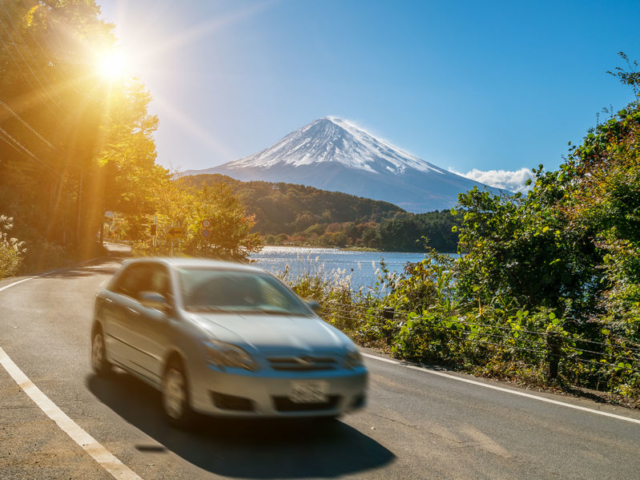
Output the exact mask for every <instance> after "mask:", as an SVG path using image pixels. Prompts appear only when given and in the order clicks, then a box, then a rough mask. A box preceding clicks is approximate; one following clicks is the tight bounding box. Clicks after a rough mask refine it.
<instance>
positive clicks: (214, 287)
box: [179, 269, 311, 315]
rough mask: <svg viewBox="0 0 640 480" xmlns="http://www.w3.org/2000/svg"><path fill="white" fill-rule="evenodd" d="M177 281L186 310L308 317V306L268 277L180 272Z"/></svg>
mask: <svg viewBox="0 0 640 480" xmlns="http://www.w3.org/2000/svg"><path fill="white" fill-rule="evenodd" d="M179 278H180V289H181V291H182V298H183V304H184V307H185V308H186V309H187V310H192V311H210V312H242V313H273V314H286V315H311V313H310V312H309V309H308V308H307V306H306V305H305V304H304V303H303V302H302V301H301V300H300V299H299V298H298V297H297V296H296V295H295V294H293V293H292V292H290V291H289V289H287V288H286V287H285V286H284V285H282V284H281V283H280V282H279V281H278V280H276V279H275V278H273V277H272V276H271V275H267V274H261V273H255V272H241V271H232V270H214V269H182V270H179Z"/></svg>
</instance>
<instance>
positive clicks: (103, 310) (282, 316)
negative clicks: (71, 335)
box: [91, 258, 368, 426]
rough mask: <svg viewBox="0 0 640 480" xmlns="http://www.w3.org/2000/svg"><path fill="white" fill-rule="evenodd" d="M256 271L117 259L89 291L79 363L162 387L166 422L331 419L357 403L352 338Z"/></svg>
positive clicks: (361, 401) (360, 373) (360, 398)
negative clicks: (87, 340)
mask: <svg viewBox="0 0 640 480" xmlns="http://www.w3.org/2000/svg"><path fill="white" fill-rule="evenodd" d="M316 306H317V304H316V305H313V304H312V303H305V302H303V301H302V300H301V299H300V298H299V297H298V296H297V295H296V294H295V293H294V292H293V291H292V290H291V289H289V288H288V287H287V286H285V285H284V284H283V283H281V282H280V281H279V280H278V279H276V278H275V277H273V276H272V275H270V274H268V273H266V272H265V271H263V270H261V269H259V268H255V267H251V266H245V265H240V264H235V263H228V262H218V261H213V260H202V259H183V258H156V259H148V258H145V259H137V260H130V261H126V262H125V263H124V265H123V266H122V268H121V269H120V270H119V271H118V272H117V273H116V274H115V276H114V277H113V279H112V280H111V282H110V283H109V285H108V286H107V288H106V289H105V290H103V291H102V292H100V293H98V295H97V297H96V303H95V310H94V322H93V328H92V332H91V345H92V348H91V363H92V367H93V369H94V371H95V372H96V373H97V374H99V375H105V374H108V373H109V372H110V370H111V367H112V366H113V365H116V366H118V367H120V368H122V369H124V370H126V371H128V372H130V373H132V374H133V375H135V376H137V377H139V378H140V379H142V380H144V381H145V382H147V383H149V384H151V385H152V386H154V387H156V388H158V389H159V390H160V391H161V392H162V399H163V402H162V404H163V408H164V412H165V415H166V418H167V420H168V421H169V422H170V423H172V424H174V425H177V426H187V425H189V424H190V423H191V422H192V420H193V418H194V412H198V413H204V414H211V415H220V416H237V417H310V416H325V417H335V416H338V415H340V414H342V413H345V412H350V411H354V410H357V409H360V408H362V407H363V406H364V405H365V401H366V390H367V377H368V373H367V370H366V368H365V367H364V365H363V362H362V357H361V355H360V353H359V352H358V350H357V348H356V346H355V345H354V344H353V342H352V341H351V340H350V339H349V338H348V337H347V336H346V335H344V334H343V333H342V332H340V331H339V330H337V329H335V328H333V327H332V326H330V325H328V324H327V323H325V322H323V321H322V320H321V319H320V318H319V317H318V316H317V315H316V314H315V313H314V308H315V307H316Z"/></svg>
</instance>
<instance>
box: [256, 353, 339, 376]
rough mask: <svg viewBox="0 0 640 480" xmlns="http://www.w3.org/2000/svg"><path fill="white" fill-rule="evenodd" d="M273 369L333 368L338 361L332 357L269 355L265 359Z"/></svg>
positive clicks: (298, 370)
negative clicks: (269, 356)
mask: <svg viewBox="0 0 640 480" xmlns="http://www.w3.org/2000/svg"><path fill="white" fill-rule="evenodd" d="M267 360H268V361H269V365H271V368H273V369H274V370H280V371H292V372H300V371H310V370H335V369H336V368H337V366H338V363H337V361H336V359H335V358H332V357H314V356H311V355H301V356H298V357H271V358H268V359H267Z"/></svg>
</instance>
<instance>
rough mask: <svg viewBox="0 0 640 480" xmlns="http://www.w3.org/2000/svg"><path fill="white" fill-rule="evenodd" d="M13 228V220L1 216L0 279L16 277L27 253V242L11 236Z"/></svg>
mask: <svg viewBox="0 0 640 480" xmlns="http://www.w3.org/2000/svg"><path fill="white" fill-rule="evenodd" d="M12 228H13V218H11V217H7V216H5V215H0V279H2V278H6V277H11V276H12V275H15V274H16V273H17V272H18V270H19V269H20V266H21V265H22V260H23V257H24V254H25V253H26V252H27V249H26V247H25V242H21V241H20V240H18V239H17V238H12V237H10V236H9V232H10V231H11V229H12Z"/></svg>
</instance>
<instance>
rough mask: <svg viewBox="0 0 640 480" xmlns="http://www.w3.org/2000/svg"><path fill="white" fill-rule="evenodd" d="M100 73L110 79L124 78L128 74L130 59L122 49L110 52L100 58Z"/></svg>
mask: <svg viewBox="0 0 640 480" xmlns="http://www.w3.org/2000/svg"><path fill="white" fill-rule="evenodd" d="M97 66H98V73H99V74H100V75H101V76H102V77H104V78H107V79H109V80H115V79H117V78H122V77H124V76H126V75H127V74H128V71H129V61H128V59H127V57H126V56H125V55H124V54H123V53H122V52H120V51H118V52H109V53H107V54H105V55H104V56H102V57H101V58H100V59H99V60H98V65H97Z"/></svg>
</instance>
